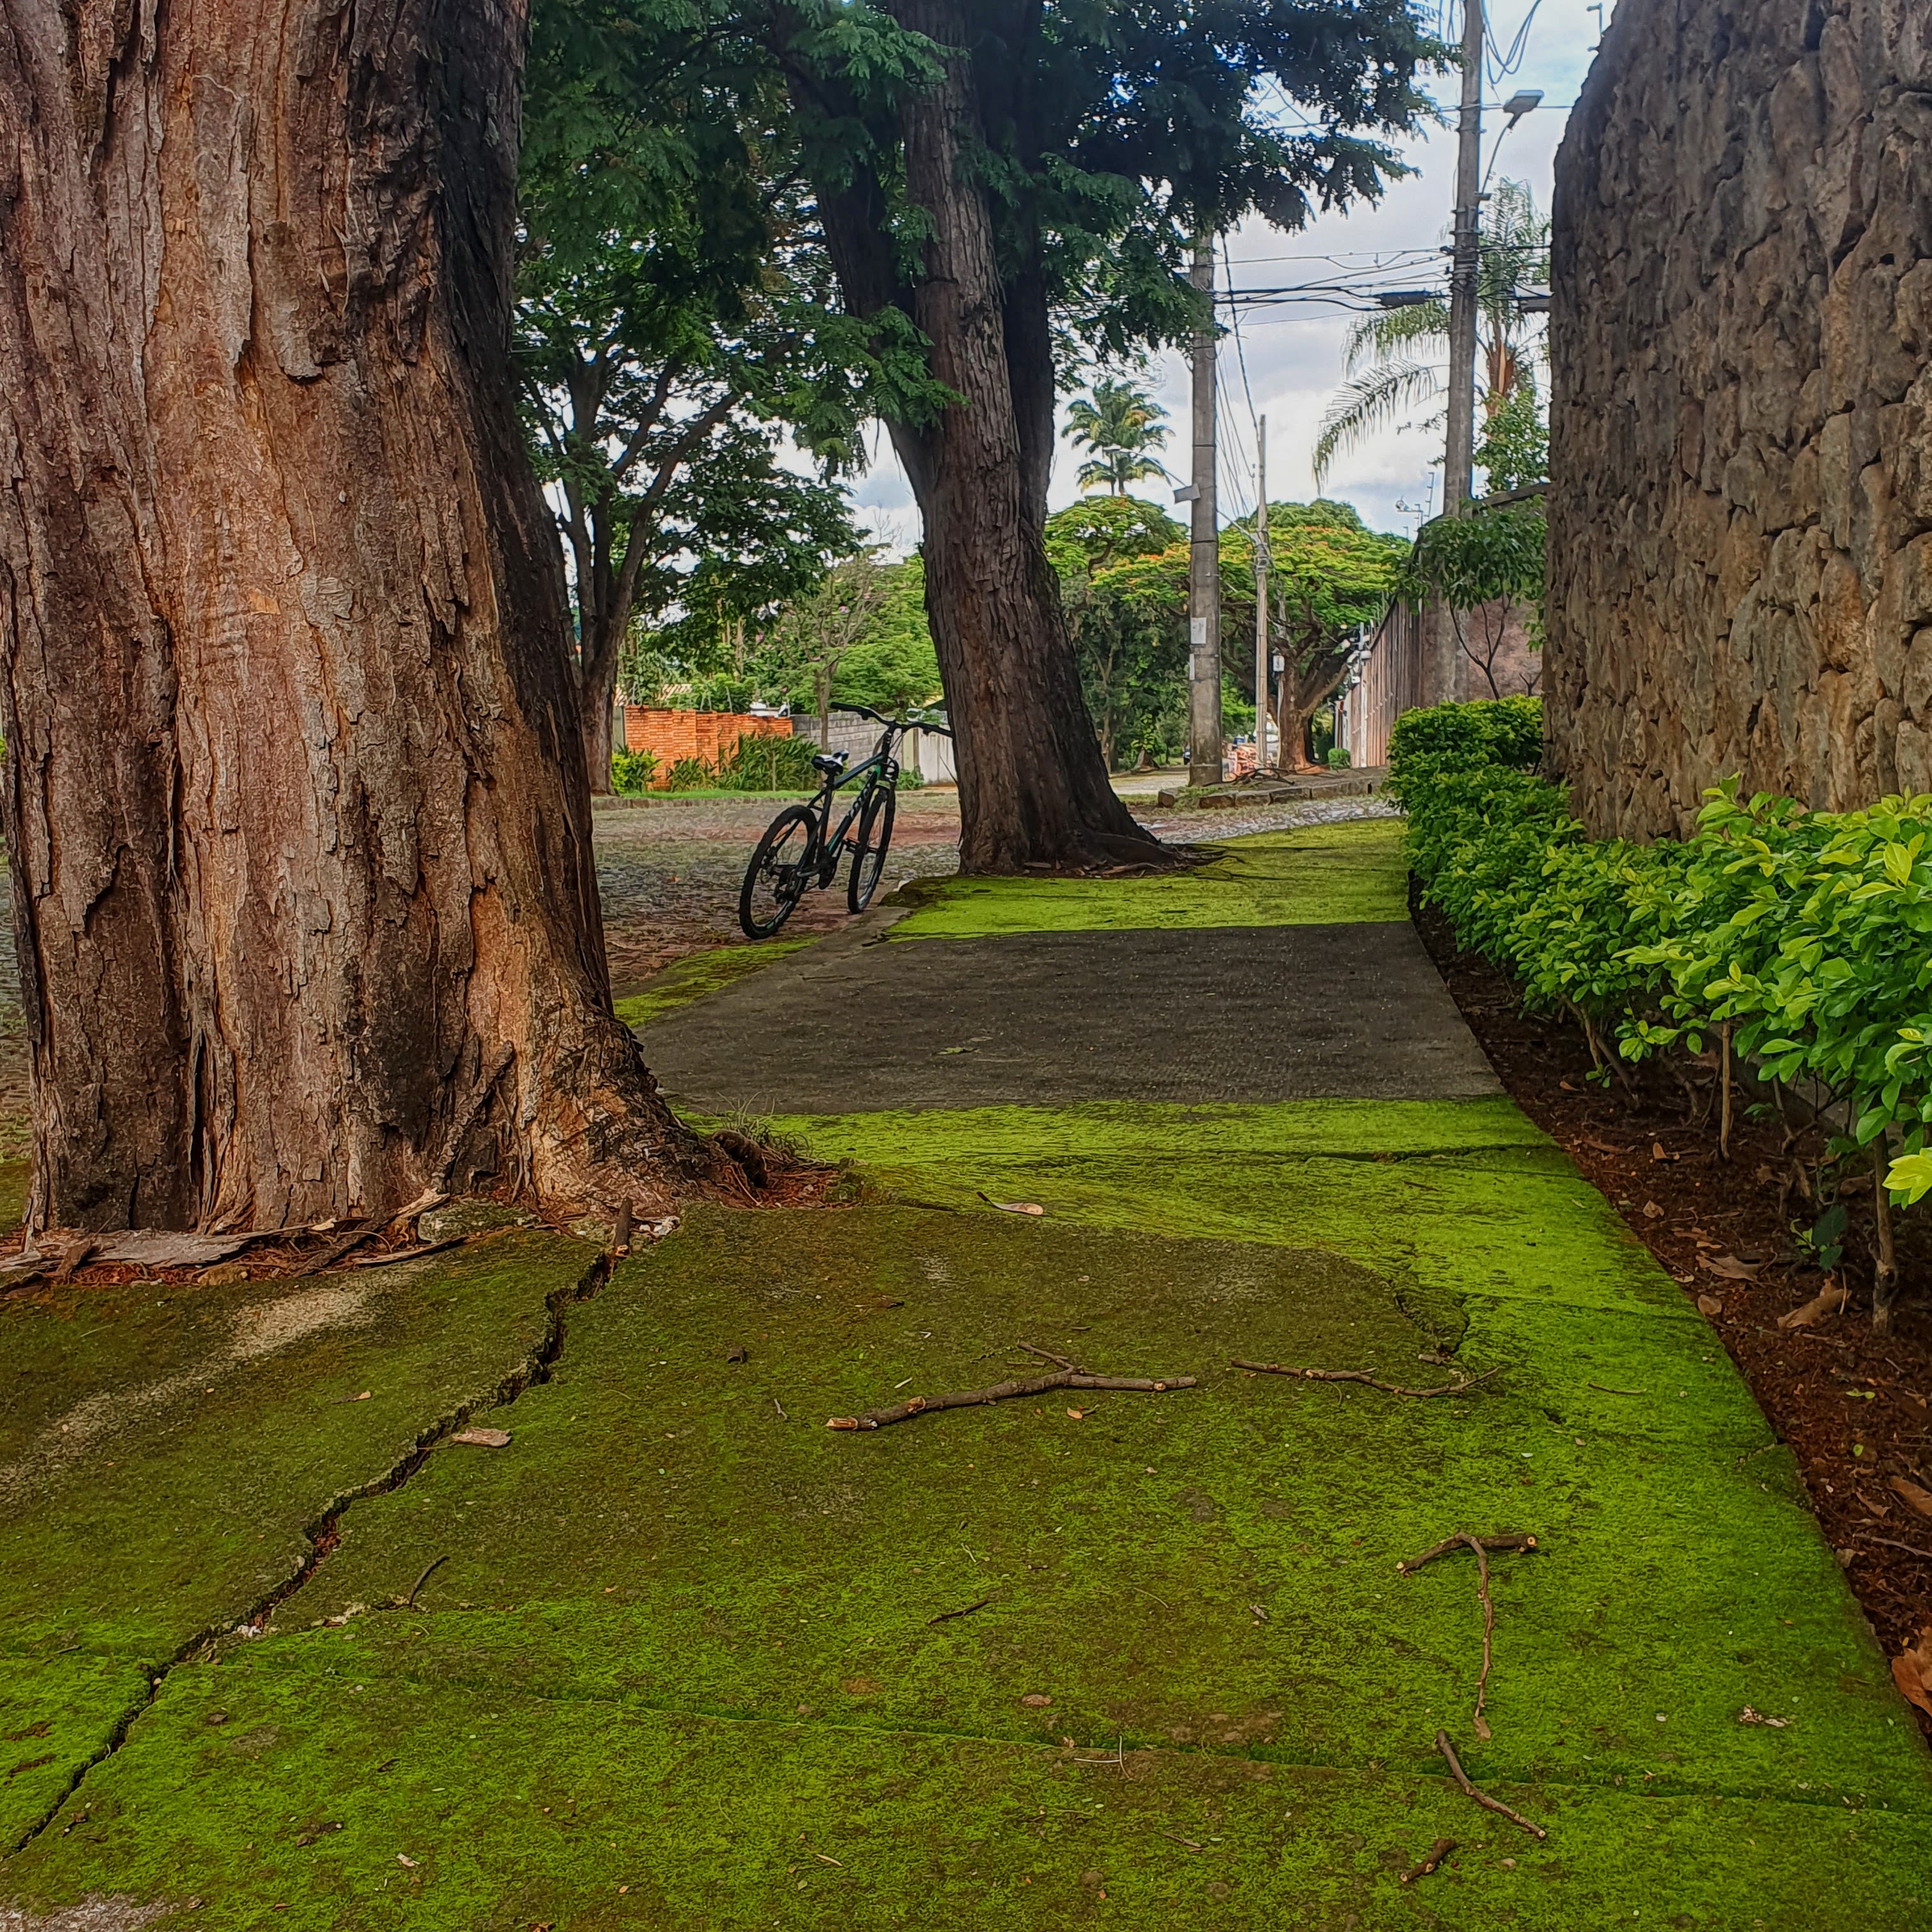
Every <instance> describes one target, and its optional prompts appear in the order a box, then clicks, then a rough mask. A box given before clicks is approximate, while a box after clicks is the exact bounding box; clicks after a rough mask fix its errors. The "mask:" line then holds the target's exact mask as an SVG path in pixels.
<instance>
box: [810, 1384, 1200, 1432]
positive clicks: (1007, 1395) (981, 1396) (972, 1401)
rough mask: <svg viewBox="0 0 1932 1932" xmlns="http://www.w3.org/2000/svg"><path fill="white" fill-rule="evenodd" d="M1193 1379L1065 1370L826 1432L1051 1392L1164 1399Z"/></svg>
mask: <svg viewBox="0 0 1932 1932" xmlns="http://www.w3.org/2000/svg"><path fill="white" fill-rule="evenodd" d="M1194 1385H1195V1382H1194V1378H1193V1376H1166V1377H1164V1378H1163V1379H1161V1380H1160V1381H1158V1382H1157V1381H1154V1380H1152V1379H1150V1378H1149V1377H1148V1376H1076V1375H1073V1374H1072V1373H1070V1372H1069V1371H1068V1370H1065V1369H1062V1370H1061V1371H1060V1372H1059V1373H1058V1374H1057V1375H1051V1376H1031V1377H1030V1378H1029V1379H1027V1380H1026V1381H1025V1382H995V1384H994V1385H993V1386H992V1388H982V1389H961V1390H959V1391H956V1393H954V1394H951V1395H916V1396H913V1397H911V1398H910V1400H907V1401H905V1402H899V1403H893V1404H892V1406H891V1407H890V1408H889V1409H868V1410H867V1411H866V1412H865V1414H864V1415H835V1416H832V1417H831V1418H829V1420H828V1421H826V1425H825V1426H826V1428H827V1429H883V1428H884V1427H886V1424H888V1423H892V1422H904V1421H908V1420H909V1419H910V1418H912V1417H913V1416H915V1415H925V1414H926V1412H928V1411H929V1410H936V1409H976V1408H979V1407H981V1406H983V1405H984V1404H986V1403H995V1402H1008V1401H1010V1400H1012V1399H1013V1397H1016V1396H1027V1395H1044V1394H1046V1391H1048V1390H1049V1389H1062V1388H1083V1389H1130V1390H1139V1391H1142V1392H1143V1393H1144V1394H1149V1395H1163V1394H1166V1392H1167V1391H1169V1389H1185V1388H1193V1387H1194Z"/></svg>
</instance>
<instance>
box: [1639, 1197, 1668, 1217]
mask: <svg viewBox="0 0 1932 1932" xmlns="http://www.w3.org/2000/svg"><path fill="white" fill-rule="evenodd" d="M1643 1218H1644V1219H1645V1220H1646V1221H1661V1220H1663V1219H1664V1210H1663V1209H1662V1208H1660V1207H1659V1206H1658V1205H1657V1203H1656V1202H1655V1201H1646V1202H1645V1203H1644V1204H1643Z"/></svg>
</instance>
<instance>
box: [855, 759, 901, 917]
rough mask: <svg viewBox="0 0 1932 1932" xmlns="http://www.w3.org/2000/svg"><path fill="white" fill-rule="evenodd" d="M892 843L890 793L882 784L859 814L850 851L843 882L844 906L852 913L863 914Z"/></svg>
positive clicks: (870, 900) (869, 902) (876, 887)
mask: <svg viewBox="0 0 1932 1932" xmlns="http://www.w3.org/2000/svg"><path fill="white" fill-rule="evenodd" d="M891 843H892V789H891V787H889V786H887V785H881V786H880V787H879V788H878V789H877V790H876V791H874V793H873V794H872V795H871V797H870V798H868V799H867V800H866V801H865V810H864V811H862V812H860V813H859V831H858V835H857V838H856V840H855V841H854V842H853V847H852V872H851V876H850V877H849V878H848V879H847V880H846V881H845V904H846V906H847V908H848V909H849V910H851V911H853V912H863V911H864V910H865V908H866V907H868V905H870V904H871V902H872V895H873V893H874V892H876V891H877V889H878V885H879V874H880V873H881V872H883V871H884V870H885V869H886V847H887V846H889V845H890V844H891Z"/></svg>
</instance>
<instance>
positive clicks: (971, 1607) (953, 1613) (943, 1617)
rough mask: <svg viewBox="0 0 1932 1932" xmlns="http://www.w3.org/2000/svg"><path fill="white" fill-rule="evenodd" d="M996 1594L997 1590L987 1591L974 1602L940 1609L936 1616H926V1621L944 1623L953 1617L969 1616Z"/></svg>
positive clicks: (983, 1606)
mask: <svg viewBox="0 0 1932 1932" xmlns="http://www.w3.org/2000/svg"><path fill="white" fill-rule="evenodd" d="M998 1595H999V1592H998V1591H997V1590H994V1591H989V1592H987V1594H986V1595H985V1596H983V1597H982V1598H980V1601H978V1602H977V1604H962V1606H961V1607H959V1609H958V1610H941V1612H940V1613H939V1614H938V1616H936V1617H928V1618H927V1619H926V1622H927V1623H928V1624H929V1625H930V1624H944V1623H950V1622H952V1621H953V1619H954V1618H955V1617H970V1616H971V1615H972V1614H973V1613H974V1611H975V1610H984V1609H985V1608H986V1606H987V1605H988V1604H990V1603H991V1602H992V1601H993V1599H994V1598H995V1597H996V1596H998Z"/></svg>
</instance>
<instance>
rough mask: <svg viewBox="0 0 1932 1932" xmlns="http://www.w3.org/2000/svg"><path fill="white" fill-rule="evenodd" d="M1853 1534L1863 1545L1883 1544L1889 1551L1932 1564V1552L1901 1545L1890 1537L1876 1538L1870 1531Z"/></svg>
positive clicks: (1859, 1530)
mask: <svg viewBox="0 0 1932 1932" xmlns="http://www.w3.org/2000/svg"><path fill="white" fill-rule="evenodd" d="M1852 1535H1854V1536H1855V1537H1856V1538H1858V1541H1860V1542H1861V1543H1882V1544H1884V1545H1885V1547H1886V1549H1888V1550H1903V1551H1904V1552H1905V1553H1906V1556H1922V1557H1924V1559H1925V1560H1926V1561H1927V1562H1928V1563H1932V1550H1921V1549H1919V1548H1918V1547H1917V1545H1915V1544H1910V1543H1899V1542H1897V1541H1894V1539H1893V1538H1891V1537H1889V1536H1873V1535H1872V1534H1871V1532H1870V1531H1869V1530H1864V1529H1855V1530H1853V1531H1852Z"/></svg>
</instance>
